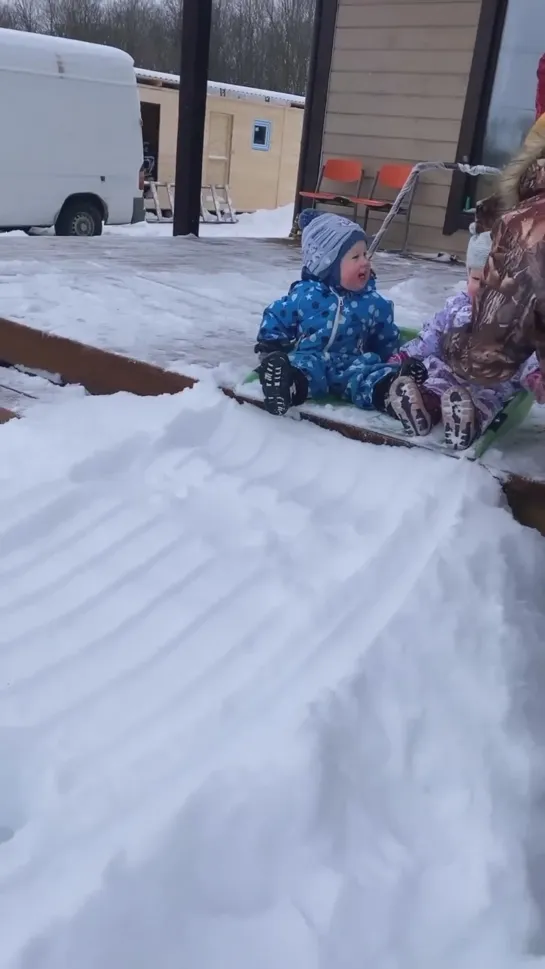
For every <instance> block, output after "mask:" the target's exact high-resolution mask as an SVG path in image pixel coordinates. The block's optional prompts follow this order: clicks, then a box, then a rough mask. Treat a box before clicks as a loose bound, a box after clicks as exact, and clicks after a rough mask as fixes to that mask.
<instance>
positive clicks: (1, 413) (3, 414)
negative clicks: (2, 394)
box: [0, 407, 21, 424]
mask: <svg viewBox="0 0 545 969" xmlns="http://www.w3.org/2000/svg"><path fill="white" fill-rule="evenodd" d="M20 416H21V415H20V414H16V413H15V411H14V410H8V409H7V407H0V424H7V422H8V421H12V420H13V419H14V418H15V417H17V418H19V417H20Z"/></svg>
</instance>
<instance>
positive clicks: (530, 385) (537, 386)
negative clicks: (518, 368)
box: [522, 369, 545, 404]
mask: <svg viewBox="0 0 545 969" xmlns="http://www.w3.org/2000/svg"><path fill="white" fill-rule="evenodd" d="M522 383H523V385H524V387H525V388H526V390H529V391H530V393H531V394H533V395H534V397H535V399H536V404H545V380H544V379H543V374H542V373H541V370H537V369H536V370H532V372H531V373H529V374H528V376H527V377H525V378H524V380H523V381H522Z"/></svg>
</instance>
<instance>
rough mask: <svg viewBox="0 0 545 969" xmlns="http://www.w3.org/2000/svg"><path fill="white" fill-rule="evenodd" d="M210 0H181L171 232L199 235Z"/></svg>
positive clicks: (177, 234)
mask: <svg viewBox="0 0 545 969" xmlns="http://www.w3.org/2000/svg"><path fill="white" fill-rule="evenodd" d="M211 28H212V0H184V2H183V14H182V58H181V65H180V94H179V103H178V138H177V146H176V181H175V195H174V220H173V223H174V224H173V234H174V235H175V236H183V235H196V236H198V234H199V224H200V214H201V181H202V162H203V146H204V123H205V117H206V96H207V93H208V62H209V56H210V32H211Z"/></svg>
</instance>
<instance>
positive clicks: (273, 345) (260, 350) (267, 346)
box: [254, 340, 292, 358]
mask: <svg viewBox="0 0 545 969" xmlns="http://www.w3.org/2000/svg"><path fill="white" fill-rule="evenodd" d="M291 349H292V344H291V343H286V342H284V341H283V340H259V341H258V342H257V343H256V345H255V347H254V353H257V354H258V355H259V357H260V358H261V357H265V356H267V354H268V353H274V352H275V351H276V350H281V351H282V352H283V353H289V351H290V350H291Z"/></svg>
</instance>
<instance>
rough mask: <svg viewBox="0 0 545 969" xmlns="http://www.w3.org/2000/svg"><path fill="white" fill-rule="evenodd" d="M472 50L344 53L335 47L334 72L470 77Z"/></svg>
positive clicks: (347, 51) (349, 51) (353, 51)
mask: <svg viewBox="0 0 545 969" xmlns="http://www.w3.org/2000/svg"><path fill="white" fill-rule="evenodd" d="M472 57H473V50H463V51H459V50H452V49H450V50H441V51H435V50H368V51H365V52H363V51H359V50H342V49H341V48H340V47H335V50H334V51H333V58H332V70H334V71H362V72H363V71H372V72H374V73H377V74H380V73H384V74H388V73H389V72H390V71H392V72H394V73H397V74H434V75H435V76H436V77H439V76H440V75H441V72H442V71H445V72H446V73H447V74H461V75H462V76H463V77H464V78H466V80H467V78H468V77H469V71H470V68H471V61H472Z"/></svg>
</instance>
